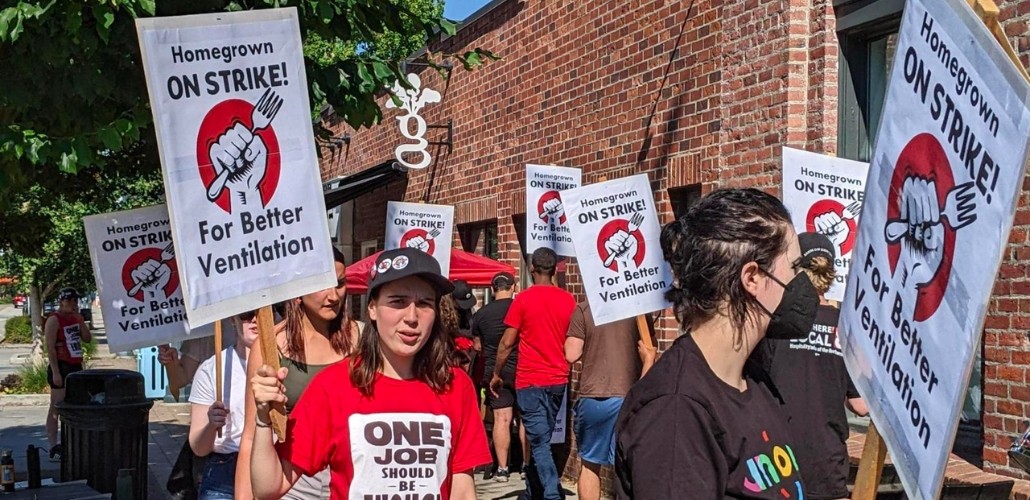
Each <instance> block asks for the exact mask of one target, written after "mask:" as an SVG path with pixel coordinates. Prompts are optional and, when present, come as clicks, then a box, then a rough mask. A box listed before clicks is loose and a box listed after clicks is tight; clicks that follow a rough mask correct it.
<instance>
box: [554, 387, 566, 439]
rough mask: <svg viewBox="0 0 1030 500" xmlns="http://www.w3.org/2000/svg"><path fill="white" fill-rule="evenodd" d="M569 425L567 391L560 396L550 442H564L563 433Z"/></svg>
mask: <svg viewBox="0 0 1030 500" xmlns="http://www.w3.org/2000/svg"><path fill="white" fill-rule="evenodd" d="M568 426H569V393H568V392H566V393H565V394H564V395H563V396H562V397H561V407H559V408H558V414H557V415H555V416H554V430H552V431H551V444H563V443H565V434H566V433H567V432H568Z"/></svg>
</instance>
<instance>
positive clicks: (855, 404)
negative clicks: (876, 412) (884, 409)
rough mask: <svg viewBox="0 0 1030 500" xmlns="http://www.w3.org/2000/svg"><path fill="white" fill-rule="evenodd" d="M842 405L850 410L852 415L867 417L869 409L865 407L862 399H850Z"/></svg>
mask: <svg viewBox="0 0 1030 500" xmlns="http://www.w3.org/2000/svg"><path fill="white" fill-rule="evenodd" d="M844 405H845V406H847V407H848V409H849V410H851V412H852V413H854V414H855V415H858V416H860V417H867V416H869V407H868V406H866V404H865V400H864V399H862V398H851V399H848V400H845V401H844Z"/></svg>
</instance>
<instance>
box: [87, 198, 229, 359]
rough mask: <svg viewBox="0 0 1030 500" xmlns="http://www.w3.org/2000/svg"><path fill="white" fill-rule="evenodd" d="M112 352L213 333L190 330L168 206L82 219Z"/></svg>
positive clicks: (204, 329)
mask: <svg viewBox="0 0 1030 500" xmlns="http://www.w3.org/2000/svg"><path fill="white" fill-rule="evenodd" d="M83 223H84V224H85V227H86V241H87V243H88V244H89V256H90V259H91V260H92V261H93V274H94V275H95V276H96V280H97V290H98V293H99V295H100V309H101V311H102V312H103V315H104V326H105V328H106V331H107V343H108V345H109V347H110V348H111V352H121V351H128V350H130V349H139V348H142V347H151V346H155V345H158V344H164V343H168V342H175V341H178V340H183V339H187V338H198V337H205V336H208V335H212V334H213V333H214V327H213V326H207V327H204V328H201V329H199V330H194V331H192V332H191V331H190V328H189V325H188V324H187V322H186V307H185V304H184V302H183V299H182V287H181V286H180V282H179V271H178V267H177V266H176V262H175V259H176V255H175V247H174V246H173V245H172V229H171V224H170V223H169V222H168V209H167V208H166V207H165V206H164V205H155V206H152V207H145V208H138V209H135V210H126V211H124V212H112V213H107V214H100V215H90V216H88V217H84V218H83Z"/></svg>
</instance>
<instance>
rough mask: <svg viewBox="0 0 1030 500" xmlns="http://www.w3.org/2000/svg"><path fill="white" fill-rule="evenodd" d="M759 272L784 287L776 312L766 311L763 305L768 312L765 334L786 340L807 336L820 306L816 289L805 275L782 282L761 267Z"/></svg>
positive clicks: (798, 275) (801, 274)
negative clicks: (767, 326) (767, 324)
mask: <svg viewBox="0 0 1030 500" xmlns="http://www.w3.org/2000/svg"><path fill="white" fill-rule="evenodd" d="M762 272H763V273H765V275H766V276H768V277H770V278H772V280H773V281H775V282H776V283H777V284H778V285H780V286H782V287H783V299H781V300H780V305H778V306H776V310H775V311H773V312H769V310H768V309H765V306H762V309H765V312H766V313H767V314H769V328H768V329H766V331H765V337H766V338H770V339H785V340H789V339H803V338H805V337H808V334H809V333H810V332H811V331H812V323H815V313H816V311H817V309H818V308H819V292H817V291H816V290H815V286H813V285H812V280H810V279H809V278H808V274H806V273H803V272H802V273H798V274H797V276H794V279H792V280H790V283H787V284H786V285H784V284H783V282H782V281H780V280H778V279H776V277H775V276H773V275H772V273H770V272H768V271H766V270H764V269H763V270H762Z"/></svg>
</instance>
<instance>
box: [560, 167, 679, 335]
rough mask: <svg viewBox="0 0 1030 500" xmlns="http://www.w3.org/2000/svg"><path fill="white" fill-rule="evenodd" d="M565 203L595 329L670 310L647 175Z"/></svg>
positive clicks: (576, 194) (568, 196)
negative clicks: (597, 326)
mask: <svg viewBox="0 0 1030 500" xmlns="http://www.w3.org/2000/svg"><path fill="white" fill-rule="evenodd" d="M561 198H562V201H564V202H565V213H566V214H568V223H569V227H570V228H571V229H572V240H573V242H574V245H575V247H576V259H577V261H578V262H579V268H580V272H581V273H582V274H583V287H584V288H585V289H586V295H587V301H588V302H589V303H590V310H591V312H592V313H593V316H594V323H595V324H597V325H603V324H607V323H611V322H613V321H618V320H620V319H625V318H632V317H634V316H637V315H639V314H647V313H649V312H654V311H657V310H660V309H665V308H666V307H669V305H670V304H669V302H668V301H666V300H665V292H666V291H667V290H668V289H669V288H670V287H671V286H672V271H671V270H670V269H669V264H668V263H667V262H665V258H664V256H663V255H662V248H661V244H660V242H659V238H660V236H661V228H660V227H659V225H658V213H657V212H656V211H655V206H654V197H653V195H652V194H651V183H650V182H649V181H648V179H647V175H644V174H640V175H634V176H632V177H626V178H623V179H617V180H612V181H608V182H602V183H599V184H591V185H589V186H583V187H581V188H577V189H572V190H569V191H562V193H561Z"/></svg>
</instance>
